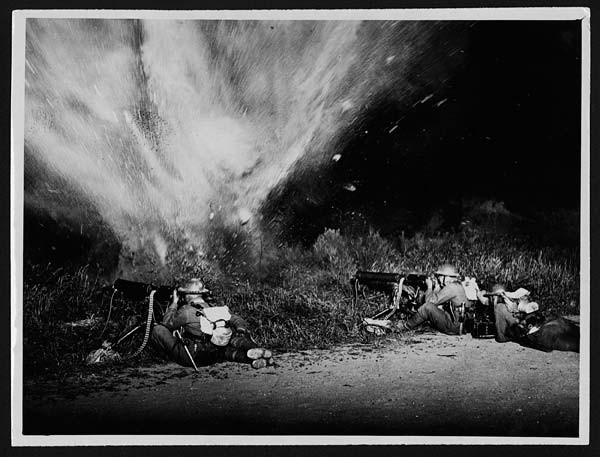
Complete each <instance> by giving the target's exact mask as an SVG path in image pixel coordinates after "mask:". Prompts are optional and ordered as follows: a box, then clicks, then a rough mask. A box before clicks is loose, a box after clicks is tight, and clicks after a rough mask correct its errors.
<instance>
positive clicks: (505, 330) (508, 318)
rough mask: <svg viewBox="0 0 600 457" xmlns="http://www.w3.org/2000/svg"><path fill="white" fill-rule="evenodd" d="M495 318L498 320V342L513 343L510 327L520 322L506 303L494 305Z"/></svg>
mask: <svg viewBox="0 0 600 457" xmlns="http://www.w3.org/2000/svg"><path fill="white" fill-rule="evenodd" d="M494 318H495V320H496V341H497V342H499V343H506V342H507V341H511V337H510V331H509V329H510V326H511V325H515V324H518V323H519V320H518V319H517V318H515V317H514V316H513V315H512V313H511V312H510V311H509V310H508V308H507V307H506V305H505V304H504V303H496V304H495V305H494Z"/></svg>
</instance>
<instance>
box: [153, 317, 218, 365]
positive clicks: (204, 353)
mask: <svg viewBox="0 0 600 457" xmlns="http://www.w3.org/2000/svg"><path fill="white" fill-rule="evenodd" d="M150 344H151V345H152V346H153V347H154V348H156V349H157V350H158V351H160V352H162V353H163V354H164V355H166V356H167V357H168V358H169V359H170V360H172V361H173V362H176V363H178V364H179V365H182V366H185V367H191V366H193V364H192V361H191V360H190V355H191V356H192V358H193V359H194V362H195V363H196V365H197V366H206V365H212V364H213V363H217V362H222V361H223V360H224V359H225V357H224V355H223V350H222V349H221V348H218V347H216V346H214V345H212V344H197V343H196V344H194V343H189V344H188V345H187V351H186V346H185V345H184V344H183V343H182V342H181V341H180V340H179V339H178V338H176V337H175V336H173V333H171V331H170V330H169V329H168V328H167V327H165V326H164V325H161V324H158V325H155V326H154V327H153V329H152V333H151V334H150ZM188 351H189V354H188Z"/></svg>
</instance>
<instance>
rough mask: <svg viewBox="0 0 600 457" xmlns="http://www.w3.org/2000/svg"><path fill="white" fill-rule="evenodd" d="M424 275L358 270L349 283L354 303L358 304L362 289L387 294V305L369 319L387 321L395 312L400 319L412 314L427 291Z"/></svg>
mask: <svg viewBox="0 0 600 457" xmlns="http://www.w3.org/2000/svg"><path fill="white" fill-rule="evenodd" d="M428 277H429V276H428V275H426V274H424V273H378V272H374V271H362V270H359V271H357V272H356V273H355V275H354V276H353V278H352V280H351V282H352V286H353V290H354V303H355V304H356V303H357V302H358V297H359V292H361V291H362V292H363V293H364V289H365V288H368V289H371V290H378V291H381V292H384V293H386V294H388V296H389V305H388V308H386V309H385V310H383V311H381V312H379V313H377V314H376V315H375V316H373V317H372V318H371V319H389V318H390V317H392V316H393V315H394V314H396V313H397V312H400V313H401V315H403V316H402V317H406V316H407V315H410V314H412V313H414V312H415V311H416V310H417V308H418V307H419V305H420V302H421V301H422V300H421V299H422V297H423V296H424V295H425V291H426V290H427V278H428Z"/></svg>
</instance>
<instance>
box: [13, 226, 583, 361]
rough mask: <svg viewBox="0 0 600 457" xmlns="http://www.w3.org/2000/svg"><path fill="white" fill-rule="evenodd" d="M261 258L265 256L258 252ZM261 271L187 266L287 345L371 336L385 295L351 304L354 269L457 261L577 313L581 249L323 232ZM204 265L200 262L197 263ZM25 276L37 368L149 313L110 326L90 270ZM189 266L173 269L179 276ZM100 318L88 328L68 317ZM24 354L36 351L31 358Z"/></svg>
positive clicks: (137, 308) (28, 329)
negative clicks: (370, 324) (367, 330)
mask: <svg viewBox="0 0 600 457" xmlns="http://www.w3.org/2000/svg"><path fill="white" fill-rule="evenodd" d="M261 257H262V256H261ZM265 258H268V259H269V260H268V265H263V266H262V267H261V269H262V271H263V273H264V272H265V271H266V272H267V273H266V274H261V275H258V274H251V273H252V269H250V272H246V273H240V272H239V271H238V270H236V271H235V272H228V271H227V268H226V267H221V268H217V267H216V266H214V265H213V266H212V267H211V268H210V269H206V261H205V260H201V261H200V260H199V261H198V262H199V266H198V268H195V267H194V266H193V265H191V266H190V262H189V259H188V260H187V261H186V262H185V264H184V266H183V267H182V268H185V270H186V272H187V273H190V272H194V273H196V272H197V271H203V272H204V273H205V280H206V281H207V282H208V284H209V286H211V288H212V290H213V293H214V295H215V297H216V298H217V300H218V301H219V302H220V303H222V304H224V305H228V306H229V307H230V308H231V310H232V311H233V312H235V313H237V314H239V315H241V316H242V317H244V318H245V319H246V320H248V321H249V323H250V325H251V327H252V328H253V329H254V337H255V339H256V340H257V341H258V342H259V343H260V344H263V345H265V346H268V347H271V348H274V349H276V350H280V351H287V350H298V349H304V348H313V347H321V348H323V347H328V346H331V345H335V344H339V343H344V342H351V341H365V340H367V339H368V338H372V337H371V336H369V335H366V334H364V332H362V331H361V328H360V322H361V320H362V318H363V317H365V316H369V315H372V314H375V312H376V311H378V310H380V309H382V308H383V307H384V306H385V304H386V300H385V297H384V296H381V295H374V296H372V297H370V299H368V300H359V301H358V302H357V303H354V301H353V294H352V288H351V286H350V279H351V277H352V275H353V274H354V273H355V272H356V270H357V269H365V270H372V271H386V272H411V271H412V272H431V271H432V270H434V269H435V268H436V267H437V266H438V265H439V264H442V263H453V264H454V265H456V266H457V268H458V269H459V271H460V272H461V273H462V274H463V275H468V276H475V277H476V278H477V280H478V283H479V285H480V287H482V288H491V286H492V285H493V284H495V283H502V284H504V285H505V286H506V287H507V289H509V290H514V289H516V288H518V287H525V288H527V289H528V290H530V291H531V292H532V294H533V297H534V299H535V300H536V301H537V302H538V303H539V304H540V305H541V308H542V310H543V311H544V312H548V313H558V314H577V313H578V311H579V302H578V299H579V255H578V252H577V251H576V250H572V251H569V250H561V249H558V248H548V247H545V248H541V247H533V245H532V243H531V242H530V241H528V240H524V239H523V240H520V239H518V238H515V237H511V236H508V235H497V234H494V233H482V232H481V231H478V230H463V231H462V232H460V233H454V234H437V235H434V236H429V237H425V236H424V235H422V234H416V235H414V236H411V237H406V238H405V237H400V238H398V239H384V238H383V237H381V236H380V235H379V234H378V233H377V232H375V231H370V232H368V233H367V234H366V235H364V236H358V235H343V234H342V233H340V232H339V231H337V230H326V231H325V232H324V233H323V234H322V235H321V236H319V237H318V239H317V240H316V242H315V243H314V244H313V245H312V246H311V247H310V248H302V247H298V246H278V247H277V248H276V249H275V250H274V251H273V250H271V252H269V253H268V255H265ZM200 267H202V268H200ZM34 273H35V274H28V275H26V281H25V287H24V300H25V302H24V324H25V341H24V351H25V352H24V353H25V355H26V357H25V365H26V369H27V370H28V371H29V372H30V373H37V372H40V371H43V370H46V371H48V370H49V371H52V370H57V369H58V370H60V369H61V367H63V368H65V367H73V366H81V364H82V362H83V360H84V358H85V355H86V354H87V353H88V352H89V351H90V350H92V349H96V348H98V347H99V344H100V343H101V341H102V339H107V338H108V339H110V338H115V337H116V336H117V335H118V334H119V333H120V332H123V331H124V330H125V329H126V327H127V325H128V319H129V318H131V316H133V315H135V314H139V315H141V314H143V313H145V306H146V305H145V304H144V303H130V302H127V301H124V300H120V301H119V302H118V303H115V306H114V308H113V311H112V314H111V322H110V325H109V326H108V327H107V330H106V331H105V333H104V334H102V331H103V330H105V329H104V327H105V326H106V318H107V314H108V301H109V297H107V296H106V294H104V295H103V294H102V293H101V291H100V290H99V284H98V280H97V277H96V278H93V277H91V275H90V274H89V272H88V271H87V269H86V268H85V267H84V268H81V269H79V270H78V271H76V272H74V273H68V272H64V271H61V270H52V268H50V267H49V266H47V267H46V268H45V269H44V268H38V271H35V272H34ZM181 273H182V272H174V276H176V277H180V276H182V275H181ZM93 318H96V320H97V323H95V324H93V325H91V326H87V327H81V328H79V327H73V326H69V325H65V323H68V322H71V321H75V320H78V319H93ZM27 354H35V357H34V358H29V357H27Z"/></svg>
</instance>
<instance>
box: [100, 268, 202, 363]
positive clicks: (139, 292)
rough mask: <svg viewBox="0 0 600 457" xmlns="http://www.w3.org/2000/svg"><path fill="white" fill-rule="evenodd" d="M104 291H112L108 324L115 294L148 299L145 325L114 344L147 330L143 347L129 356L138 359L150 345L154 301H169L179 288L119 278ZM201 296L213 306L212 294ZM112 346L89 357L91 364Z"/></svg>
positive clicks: (141, 325)
mask: <svg viewBox="0 0 600 457" xmlns="http://www.w3.org/2000/svg"><path fill="white" fill-rule="evenodd" d="M103 289H104V290H106V291H112V296H111V300H110V308H109V311H108V317H107V320H106V322H107V324H108V321H109V320H110V315H111V311H112V302H113V297H114V296H115V294H116V293H117V292H120V293H121V294H122V295H123V296H125V297H127V298H129V299H130V300H138V301H141V300H146V299H148V313H147V316H146V321H145V323H143V324H140V325H137V326H136V327H134V328H133V329H131V330H129V331H128V332H127V333H126V334H125V335H124V336H122V337H121V338H119V340H118V341H117V342H116V343H115V344H114V346H117V345H119V344H120V343H121V342H122V341H123V340H125V339H126V338H128V337H129V336H131V335H133V334H134V333H135V332H137V331H138V330H140V329H141V328H145V333H144V340H143V341H142V344H141V346H140V347H139V349H138V350H137V351H136V352H135V353H134V354H133V355H131V356H129V357H128V358H133V357H136V356H137V355H139V354H140V353H141V352H142V351H143V350H144V348H145V347H146V345H147V344H148V340H149V338H150V330H151V328H152V323H153V321H155V320H156V319H155V316H154V301H155V300H159V301H168V300H169V299H170V298H171V297H172V296H173V291H174V290H176V289H178V286H176V285H154V284H150V283H145V282H138V281H130V280H128V279H122V278H119V279H117V280H116V281H115V282H114V283H113V284H112V286H106V287H104V288H103ZM177 293H178V294H182V295H184V294H185V292H181V291H179V290H178V292H177ZM200 295H201V296H202V298H203V299H204V300H205V301H206V302H207V303H209V304H212V302H213V298H212V295H211V294H210V292H208V291H206V292H202V293H201V294H200ZM105 329H106V326H105ZM102 333H104V330H103V331H102ZM111 346H112V345H111V344H108V345H107V346H106V347H104V348H102V349H100V350H98V351H95V352H94V353H93V354H90V357H89V359H90V362H89V363H96V361H99V360H101V359H102V356H103V354H104V355H105V354H106V352H107V351H108V350H110V349H111ZM188 356H189V357H190V360H191V356H190V354H189V352H188ZM192 364H194V361H193V360H192ZM194 367H195V364H194Z"/></svg>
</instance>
